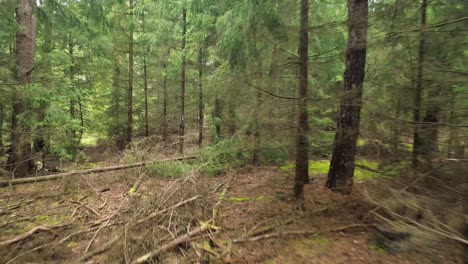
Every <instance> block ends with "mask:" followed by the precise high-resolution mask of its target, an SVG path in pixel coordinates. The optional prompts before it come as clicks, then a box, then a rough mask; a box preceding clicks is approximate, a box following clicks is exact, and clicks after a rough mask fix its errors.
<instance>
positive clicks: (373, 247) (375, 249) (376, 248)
mask: <svg viewBox="0 0 468 264" xmlns="http://www.w3.org/2000/svg"><path fill="white" fill-rule="evenodd" d="M369 250H370V251H373V252H375V253H377V254H383V253H385V249H383V248H381V247H379V246H377V245H369Z"/></svg>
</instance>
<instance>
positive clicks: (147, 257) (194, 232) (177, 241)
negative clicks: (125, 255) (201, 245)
mask: <svg viewBox="0 0 468 264" xmlns="http://www.w3.org/2000/svg"><path fill="white" fill-rule="evenodd" d="M207 229H210V227H209V226H201V227H197V228H196V229H194V230H192V231H190V232H188V233H187V234H185V235H181V236H179V237H177V238H175V239H174V240H171V241H170V242H169V243H167V244H164V245H162V246H161V247H159V248H157V249H155V250H153V251H151V252H149V253H147V254H145V255H143V256H141V257H139V258H137V259H136V260H134V261H133V262H132V264H139V263H146V262H148V261H149V260H151V259H153V258H154V257H156V256H158V255H159V254H161V253H164V252H166V251H168V250H169V249H171V248H173V247H175V246H177V245H179V244H182V243H185V242H188V241H190V240H192V239H193V236H195V235H198V234H200V233H201V232H203V231H205V230H207Z"/></svg>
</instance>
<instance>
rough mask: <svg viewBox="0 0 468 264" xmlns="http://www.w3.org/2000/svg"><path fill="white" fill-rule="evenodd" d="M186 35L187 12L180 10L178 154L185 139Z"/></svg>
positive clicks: (181, 150) (182, 150) (182, 149)
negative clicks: (180, 55) (180, 59)
mask: <svg viewBox="0 0 468 264" xmlns="http://www.w3.org/2000/svg"><path fill="white" fill-rule="evenodd" d="M186 33H187V10H186V9H185V8H184V9H183V10H182V66H181V74H180V75H181V76H180V130H179V140H180V142H179V153H180V154H183V153H184V137H185V117H184V115H185V40H186V39H185V38H186Z"/></svg>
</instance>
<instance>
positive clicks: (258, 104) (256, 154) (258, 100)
mask: <svg viewBox="0 0 468 264" xmlns="http://www.w3.org/2000/svg"><path fill="white" fill-rule="evenodd" d="M260 69H261V68H260ZM261 76H262V74H260V81H259V82H258V83H259V84H260V85H261V82H262V81H261V78H262V77H261ZM261 108H262V94H261V92H260V91H259V90H257V91H255V107H254V113H253V114H254V124H253V129H254V131H253V133H254V150H253V157H252V164H253V165H254V166H259V165H260V159H261V154H260V146H261V142H260V141H261V131H260V129H261V128H260V110H261Z"/></svg>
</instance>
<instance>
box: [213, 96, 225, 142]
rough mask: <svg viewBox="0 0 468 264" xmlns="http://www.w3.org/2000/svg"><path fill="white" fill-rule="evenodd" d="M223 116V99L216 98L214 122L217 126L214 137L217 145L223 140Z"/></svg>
mask: <svg viewBox="0 0 468 264" xmlns="http://www.w3.org/2000/svg"><path fill="white" fill-rule="evenodd" d="M222 114H223V104H222V101H221V99H220V98H219V97H218V96H216V98H215V102H214V110H213V122H214V126H215V135H213V143H214V144H216V143H218V141H220V140H221V138H222V136H221V132H222V131H221V122H222Z"/></svg>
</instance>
